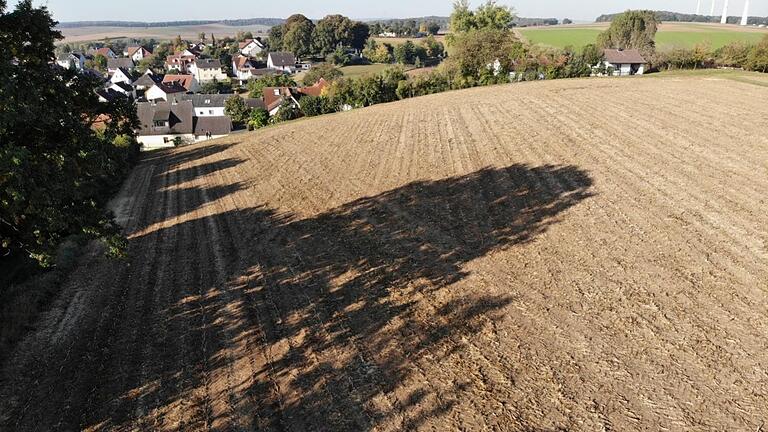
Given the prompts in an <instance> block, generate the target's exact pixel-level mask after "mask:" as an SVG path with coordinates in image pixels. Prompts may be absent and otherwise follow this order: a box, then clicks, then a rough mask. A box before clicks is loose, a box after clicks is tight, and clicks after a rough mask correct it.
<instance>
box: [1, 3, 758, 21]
mask: <svg viewBox="0 0 768 432" xmlns="http://www.w3.org/2000/svg"><path fill="white" fill-rule="evenodd" d="M715 1H716V5H717V6H716V8H715V10H716V12H715V14H716V15H720V13H721V12H722V7H723V1H724V0H715ZM745 1H746V0H730V8H729V15H731V16H734V15H741V13H742V9H743V7H744V2H745ZM33 2H34V3H35V5H47V6H48V9H49V10H51V12H52V13H53V16H54V18H55V19H56V20H58V21H61V22H66V21H99V20H115V21H177V20H178V21H184V20H198V19H199V20H216V19H227V18H230V19H234V18H285V17H287V16H289V15H291V14H293V13H302V14H304V15H306V16H308V17H309V18H322V17H323V16H325V15H328V14H331V13H341V14H343V15H346V16H349V17H351V18H357V19H363V18H406V17H418V16H426V15H441V16H443V15H448V14H450V11H451V5H452V1H451V0H418V1H414V0H385V1H371V0H322V1H319V0H216V1H210V0H184V1H172V0H171V1H168V0H166V1H158V0H129V1H114V0H33ZM470 2H471V3H472V5H478V4H480V3H481V0H470ZM696 2H697V0H581V1H576V0H499V1H498V3H500V4H505V5H507V6H512V7H514V8H515V10H516V11H517V13H518V15H520V16H523V17H538V18H545V17H546V18H549V17H554V18H558V19H563V18H571V19H574V20H583V21H593V20H594V19H595V18H596V17H597V16H599V15H601V14H604V13H613V12H621V11H624V10H626V9H654V10H671V11H674V12H686V13H694V12H695V11H696ZM701 2H702V11H703V12H704V13H707V12H708V11H709V8H710V5H711V2H712V0H701ZM9 3H10V4H15V1H14V0H11V1H9ZM750 15H753V16H754V15H759V16H768V0H758V1H755V0H752V2H751V10H750Z"/></svg>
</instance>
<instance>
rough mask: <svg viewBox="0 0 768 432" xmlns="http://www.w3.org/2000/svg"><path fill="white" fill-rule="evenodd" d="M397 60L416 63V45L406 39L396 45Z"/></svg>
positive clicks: (403, 62) (404, 62) (406, 63)
mask: <svg viewBox="0 0 768 432" xmlns="http://www.w3.org/2000/svg"><path fill="white" fill-rule="evenodd" d="M393 54H394V56H395V61H396V62H398V63H400V64H404V65H409V64H414V63H415V61H416V45H415V44H414V43H413V42H411V41H409V40H408V41H405V42H404V43H401V44H400V45H398V46H396V47H395V50H394V52H393Z"/></svg>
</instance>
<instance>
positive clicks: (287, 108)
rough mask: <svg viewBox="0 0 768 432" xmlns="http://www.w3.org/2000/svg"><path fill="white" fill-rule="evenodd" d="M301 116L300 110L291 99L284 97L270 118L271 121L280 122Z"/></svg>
mask: <svg viewBox="0 0 768 432" xmlns="http://www.w3.org/2000/svg"><path fill="white" fill-rule="evenodd" d="M300 116H301V111H299V109H298V108H296V106H295V105H294V103H293V101H292V100H291V99H284V100H283V103H282V104H281V105H280V109H279V110H277V113H276V114H275V115H274V116H272V118H271V119H270V121H271V122H273V123H281V122H285V121H290V120H295V119H297V118H299V117H300Z"/></svg>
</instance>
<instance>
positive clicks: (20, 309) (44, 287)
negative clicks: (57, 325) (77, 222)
mask: <svg viewBox="0 0 768 432" xmlns="http://www.w3.org/2000/svg"><path fill="white" fill-rule="evenodd" d="M87 243H88V241H87V239H86V238H85V237H84V236H79V237H78V236H72V237H70V238H69V239H67V240H66V241H65V242H64V243H62V245H61V246H60V247H59V249H58V251H57V254H56V260H55V263H56V265H55V266H54V267H53V268H52V269H51V270H48V271H44V272H41V271H40V270H39V269H38V268H37V267H35V266H34V265H32V264H30V265H29V266H25V268H26V271H27V272H28V276H27V277H23V275H17V277H16V278H15V279H16V280H20V279H22V280H23V281H21V282H11V283H10V284H9V285H7V286H6V288H4V289H3V290H2V291H0V364H3V363H4V362H5V360H6V357H7V356H8V355H10V353H11V352H12V351H13V347H14V346H16V344H17V343H19V341H21V339H22V338H23V337H24V336H25V335H26V334H27V332H29V331H30V330H32V329H33V326H34V324H35V322H36V321H37V319H38V318H39V316H40V314H42V313H43V312H44V311H46V310H48V307H49V306H50V304H51V302H52V301H53V300H54V299H55V298H56V296H57V295H58V293H59V292H60V290H61V286H62V285H63V284H64V282H65V281H66V280H67V278H68V277H69V275H70V274H71V273H72V271H73V270H74V269H75V267H77V262H78V260H79V259H80V257H81V256H82V254H83V251H84V250H85V246H86V244H87ZM15 261H16V262H14V263H6V265H5V266H4V267H6V268H9V267H16V268H18V266H17V264H18V260H15Z"/></svg>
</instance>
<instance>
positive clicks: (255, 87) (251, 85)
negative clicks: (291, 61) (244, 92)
mask: <svg viewBox="0 0 768 432" xmlns="http://www.w3.org/2000/svg"><path fill="white" fill-rule="evenodd" d="M295 85H296V82H295V81H294V80H293V78H291V76H290V75H265V76H263V77H261V78H259V79H255V80H251V81H249V82H248V93H249V96H250V97H252V98H261V97H262V96H263V94H264V89H265V88H266V87H293V86H295Z"/></svg>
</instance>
